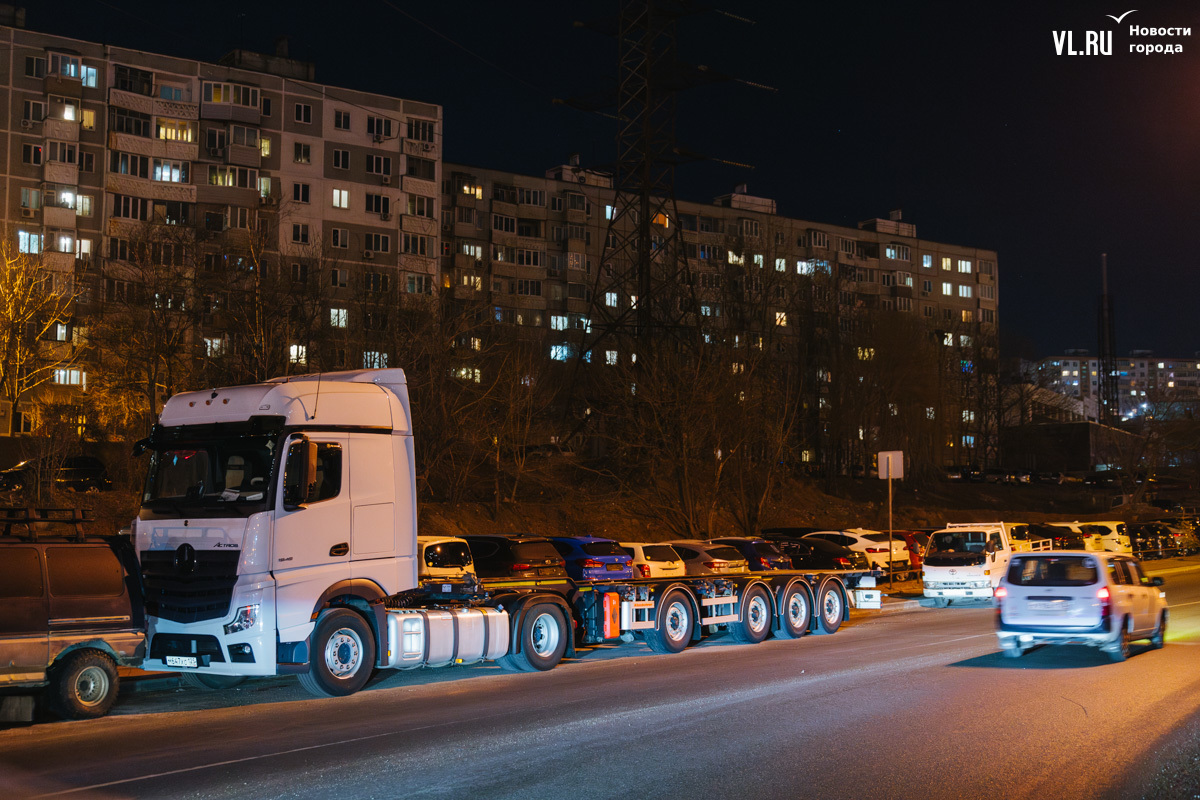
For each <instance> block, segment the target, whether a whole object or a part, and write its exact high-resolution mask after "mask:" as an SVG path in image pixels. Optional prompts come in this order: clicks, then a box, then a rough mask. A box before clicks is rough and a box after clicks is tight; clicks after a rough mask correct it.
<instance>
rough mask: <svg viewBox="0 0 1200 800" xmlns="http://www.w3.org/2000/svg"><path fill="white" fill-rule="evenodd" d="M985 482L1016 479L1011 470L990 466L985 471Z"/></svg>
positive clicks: (1007, 481)
mask: <svg viewBox="0 0 1200 800" xmlns="http://www.w3.org/2000/svg"><path fill="white" fill-rule="evenodd" d="M983 480H984V482H985V483H1015V482H1016V479H1015V477H1014V476H1013V473H1012V471H1011V470H1007V469H1000V468H999V467H989V468H988V469H985V470H984V471H983Z"/></svg>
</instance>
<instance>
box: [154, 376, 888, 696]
mask: <svg viewBox="0 0 1200 800" xmlns="http://www.w3.org/2000/svg"><path fill="white" fill-rule="evenodd" d="M138 450H139V451H141V452H147V451H148V452H149V453H150V464H149V471H148V475H147V479H146V484H145V491H144V493H143V495H142V507H141V512H140V513H139V515H138V518H137V519H136V520H135V521H134V524H133V535H134V542H135V545H136V548H137V552H138V558H139V561H140V567H141V573H142V582H143V587H144V591H145V602H146V617H147V628H148V630H147V633H148V644H147V655H146V658H145V661H144V662H143V664H142V668H143V669H147V670H160V671H172V672H180V673H182V674H183V675H184V677H185V679H186V680H187V681H188V682H189V683H192V684H195V685H204V686H208V687H210V688H219V687H221V686H223V685H230V684H232V683H234V682H237V681H239V680H241V679H242V678H244V677H247V676H262V675H278V674H296V675H298V676H299V678H300V681H301V682H302V683H303V685H304V686H305V687H306V688H307V689H308V690H309V691H310V692H312V693H314V694H317V695H323V696H338V695H347V694H351V693H353V692H355V691H358V690H359V689H361V688H362V687H363V686H364V685H365V684H366V682H367V680H368V678H369V677H370V675H371V673H372V670H373V668H385V669H386V668H398V669H405V668H415V667H422V666H442V665H447V664H455V663H472V662H475V661H480V660H496V661H498V662H500V663H501V664H502V665H503V666H505V667H506V668H509V669H513V670H522V671H532V670H545V669H550V668H552V667H553V666H555V665H556V664H557V663H558V662H559V660H560V659H561V658H562V657H563V656H564V655H571V654H573V653H574V649H575V645H576V643H577V641H584V642H599V641H604V640H611V639H616V638H618V637H621V636H622V634H626V633H635V634H637V635H638V636H641V637H644V638H645V639H646V641H647V643H648V644H650V646H651V647H652V649H654V650H656V651H660V652H678V651H680V650H682V649H684V648H685V647H686V646H687V645H688V643H689V642H691V641H693V640H695V639H697V638H699V637H700V636H701V635H702V633H703V631H704V629H705V628H704V626H707V625H719V626H722V627H725V628H727V629H729V630H730V631H731V632H732V633H733V634H734V636H735V637H736V638H738V639H739V640H741V641H747V642H757V641H761V640H762V639H763V638H765V637H766V636H767V635H769V634H770V633H772V632H774V633H775V634H776V635H777V636H782V637H788V638H796V637H799V636H801V635H803V634H804V633H806V632H810V631H812V632H818V633H832V632H834V631H836V630H837V629H838V627H839V626H840V625H841V623H842V621H843V620H844V619H845V618H846V616H847V614H848V606H849V598H850V592H849V589H853V588H854V587H856V586H873V585H874V581H873V575H872V573H862V572H843V573H830V574H806V573H799V572H778V573H758V574H751V575H739V576H722V577H720V578H718V577H712V578H702V577H687V578H675V579H665V578H663V579H640V580H633V581H615V582H614V581H595V582H578V581H556V582H552V583H546V584H540V583H539V582H532V585H529V584H527V583H524V582H515V583H516V585H505V584H504V582H500V583H499V584H498V585H496V586H493V587H489V588H487V589H481V588H480V587H479V586H478V585H477V584H474V583H466V584H457V583H445V584H443V583H433V584H427V585H424V586H422V585H421V584H420V583H419V582H418V576H417V573H418V570H417V566H418V565H417V562H416V556H417V551H418V547H417V515H416V480H415V475H416V471H415V465H414V461H413V426H412V412H411V409H410V407H409V399H408V388H407V384H406V381H405V376H404V372H403V370H399V369H384V370H362V371H354V372H340V373H327V374H317V375H305V376H299V377H290V378H278V379H274V380H271V381H267V382H265V383H261V384H254V385H247V386H235V387H231V388H222V389H213V390H206V391H200V392H188V393H185V394H180V395H177V396H175V397H172V398H171V399H170V400H168V401H167V403H166V406H165V407H164V408H163V412H162V414H161V417H160V419H159V423H158V424H157V425H156V426H155V427H154V430H153V431H152V433H151V435H150V436H149V437H148V438H147V439H145V440H143V441H142V442H139V443H138Z"/></svg>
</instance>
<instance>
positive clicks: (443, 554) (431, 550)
mask: <svg viewBox="0 0 1200 800" xmlns="http://www.w3.org/2000/svg"><path fill="white" fill-rule="evenodd" d="M470 563H471V550H470V549H469V548H468V547H467V546H466V545H465V544H463V543H462V542H438V543H437V544H435V545H431V546H429V547H427V548H425V565H426V566H429V567H449V568H453V567H465V566H467V565H469V564H470Z"/></svg>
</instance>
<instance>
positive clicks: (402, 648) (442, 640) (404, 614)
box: [383, 608, 509, 669]
mask: <svg viewBox="0 0 1200 800" xmlns="http://www.w3.org/2000/svg"><path fill="white" fill-rule="evenodd" d="M387 626H388V648H389V649H388V653H387V658H386V659H385V663H384V664H383V666H384V667H385V668H387V669H412V668H414V667H442V666H446V665H447V664H454V663H461V664H470V663H473V662H475V661H480V660H483V659H496V658H499V657H500V656H503V655H507V654H508V647H509V620H508V614H507V613H506V612H504V611H497V610H496V609H494V608H455V609H419V608H410V609H389V610H388V612H387Z"/></svg>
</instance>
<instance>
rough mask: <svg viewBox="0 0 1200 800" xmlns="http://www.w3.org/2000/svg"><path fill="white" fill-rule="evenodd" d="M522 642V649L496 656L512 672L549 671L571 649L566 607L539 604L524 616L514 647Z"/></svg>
mask: <svg viewBox="0 0 1200 800" xmlns="http://www.w3.org/2000/svg"><path fill="white" fill-rule="evenodd" d="M518 643H519V644H520V645H521V652H519V653H516V652H510V653H509V654H508V655H506V656H501V657H500V658H498V659H496V663H498V664H499V665H500V666H501V667H503V668H504V669H506V670H509V671H510V672H545V671H546V670H548V669H553V668H554V667H555V666H557V665H558V662H560V661H562V657H563V653H565V652H567V621H566V617H565V616H564V615H563V610H562V608H560V607H559V606H557V605H555V604H554V603H535V604H534V605H533V607H531V608H530V609H529V610H528V611H526V612H525V616H524V617H522V619H521V631H520V636H519V638H514V640H513V643H512V648H513V649H514V650H515V649H516V647H517V644H518Z"/></svg>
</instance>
